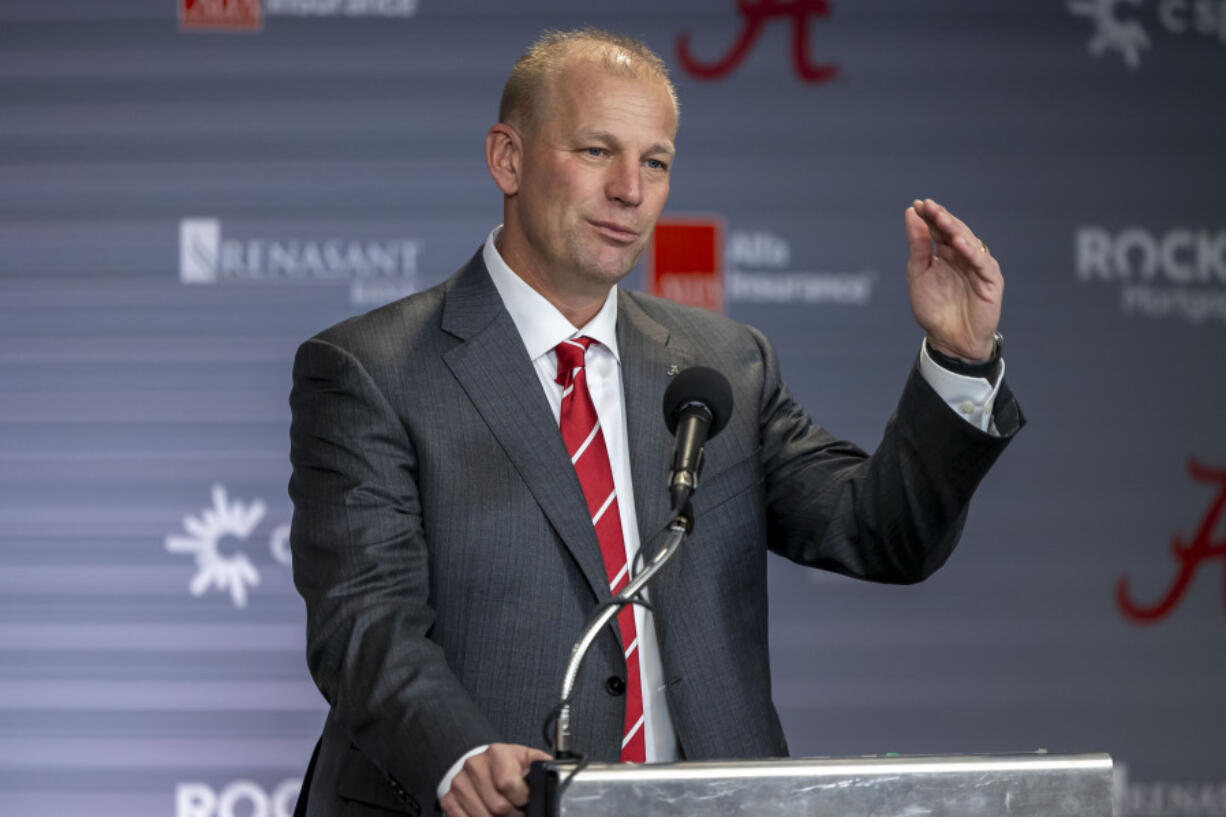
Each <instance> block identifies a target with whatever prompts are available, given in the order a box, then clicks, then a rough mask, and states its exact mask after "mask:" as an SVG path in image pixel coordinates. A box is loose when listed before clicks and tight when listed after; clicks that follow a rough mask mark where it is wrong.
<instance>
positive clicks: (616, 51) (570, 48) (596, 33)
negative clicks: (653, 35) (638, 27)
mask: <svg viewBox="0 0 1226 817" xmlns="http://www.w3.org/2000/svg"><path fill="white" fill-rule="evenodd" d="M575 57H578V58H581V59H588V60H592V61H594V62H598V63H600V64H602V65H603V66H604V67H605V68H607V69H608V70H610V71H616V72H619V73H625V74H628V75H630V76H634V77H642V76H644V75H646V76H649V77H652V78H655V79H659V80H660V81H661V82H663V83H664V87H665V89H666V90H667V91H668V96H669V99H671V100H672V103H673V110H675V111H676V112H677V114H678V117H680V113H681V106H680V104H679V103H678V101H677V89H676V88H674V87H673V82H672V80H671V79H669V76H668V66H666V65H665V64H664V60H662V59H660V58H659V56H657V55H656V53H655V52H654V51H652V50H651V49H650V48H648V47H647V46H646V45H644V44H643V43H642V42H640V41H639V40H636V39H634V38H633V37H627V36H625V35H623V34H615V33H614V32H612V31H605V30H603V29H599V28H591V27H588V28H579V29H574V30H571V31H552V30H550V31H546V32H544V33H543V34H541V36H540V37H539V38H537V41H536V42H534V43H533V44H532V46H531V47H530V48H529V49H528V50H527V51H525V52H524V54H523V56H521V57H520V58H519V59H518V60H516V61H515V65H514V66H513V67H512V68H511V74H510V76H508V77H507V82H506V85H504V86H503V87H502V100H501V101H500V103H499V105H498V121H499V122H505V123H507V124H509V125H512V126H514V127H517V128H520V129H529V130H530V129H533V128H535V127H536V125H537V124H538V122H537V120H538V117H539V115H540V113H541V101H542V100H543V99H544V98H545V95H546V90H547V85H548V83H549V80H550V79H551V78H552V77H554V76H555V75H556V74H557V73H558V72H559V71H560V70H561V68H562V67H563V66H564V65H565V64H566V62H567V61H568V60H569V59H571V58H575Z"/></svg>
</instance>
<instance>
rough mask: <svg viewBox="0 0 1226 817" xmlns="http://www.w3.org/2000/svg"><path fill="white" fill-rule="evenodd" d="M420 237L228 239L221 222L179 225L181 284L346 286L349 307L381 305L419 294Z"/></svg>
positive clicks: (209, 220)
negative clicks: (418, 262)
mask: <svg viewBox="0 0 1226 817" xmlns="http://www.w3.org/2000/svg"><path fill="white" fill-rule="evenodd" d="M421 247H422V242H421V241H420V240H418V239H416V238H387V239H380V240H370V239H357V238H340V237H327V238H322V239H321V238H314V237H285V236H272V237H269V236H246V237H242V238H238V237H232V236H227V235H223V233H222V225H221V220H220V219H216V218H185V219H183V220H182V221H180V222H179V281H180V282H181V283H183V284H186V285H191V286H198V285H242V284H278V285H286V284H289V285H303V286H305V285H311V284H342V285H348V287H349V302H350V303H351V304H353V305H355V306H377V305H380V304H385V303H388V302H389V301H394V300H396V299H397V298H403V297H405V296H406V295H411V294H413V293H414V292H416V291H417V259H418V257H419V255H420V252H421Z"/></svg>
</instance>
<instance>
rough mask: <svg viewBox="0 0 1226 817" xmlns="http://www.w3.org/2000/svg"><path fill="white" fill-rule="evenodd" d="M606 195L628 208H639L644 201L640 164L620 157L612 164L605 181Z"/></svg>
mask: <svg viewBox="0 0 1226 817" xmlns="http://www.w3.org/2000/svg"><path fill="white" fill-rule="evenodd" d="M605 195H607V196H608V197H609V198H610V199H612V200H613V201H617V202H621V203H622V204H624V205H626V206H628V207H637V206H638V205H639V204H640V203H641V202H642V201H643V180H642V178H641V175H640V168H639V163H638V162H637V161H635V160H634V159H631V158H629V157H618V160H617V161H615V162H612V163H611V164H610V166H609V175H608V177H607V178H606V179H605Z"/></svg>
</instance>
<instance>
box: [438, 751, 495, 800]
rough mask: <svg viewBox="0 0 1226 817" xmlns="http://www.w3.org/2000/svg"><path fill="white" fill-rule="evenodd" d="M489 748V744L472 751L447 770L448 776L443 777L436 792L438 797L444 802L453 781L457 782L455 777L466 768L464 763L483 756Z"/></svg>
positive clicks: (461, 756)
mask: <svg viewBox="0 0 1226 817" xmlns="http://www.w3.org/2000/svg"><path fill="white" fill-rule="evenodd" d="M488 748H490V745H489V744H488V743H487V744H485V745H483V746H478V747H477V748H476V749H472V750H470V751H468V752H466V753H465V754H462V755H460V759H459V760H457V761H456V762H455V763H452V764H451V768H450V769H448V770H447V774H445V775H443V779H442V780H440V781H439V784H438V789H436V790H435V793H436V794H437V795H438V799H440V800H442V799H443V798H444V797H446V796H447V792H449V791H451V781H452V780H455V776H456V775H457V774H459V773H460V769H463V768H464V761H466V760H468V759H469V758H470V757H472V756H473V755H479V754H481V753H482V752H484V751H485V750H486V749H488Z"/></svg>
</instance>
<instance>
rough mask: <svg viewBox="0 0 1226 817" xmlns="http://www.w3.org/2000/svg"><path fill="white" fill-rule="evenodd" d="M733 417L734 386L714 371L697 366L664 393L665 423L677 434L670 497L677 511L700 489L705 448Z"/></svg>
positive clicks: (675, 380) (684, 372) (674, 382)
mask: <svg viewBox="0 0 1226 817" xmlns="http://www.w3.org/2000/svg"><path fill="white" fill-rule="evenodd" d="M731 416H732V386H731V385H729V383H728V378H726V377H724V376H723V375H722V374H720V373H719V372H717V371H716V370H715V369H710V368H707V367H706V366H694V367H693V368H689V369H686V370H685V371H683V372H681V374H679V375H677V377H676V379H674V380H673V382H672V383H670V384H669V386H668V389H667V390H665V392H664V422H665V423H666V424H667V425H668V430H669V431H670V432H672V433H673V434H674V435H676V438H677V441H676V443H675V445H674V448H673V467H672V472H671V473H670V474H669V477H668V495H669V499H670V500H671V501H672V506H673V510H674V511H679V510H680V509H681V508H682V507H684V506H685V503H686V502H687V501H688V500H689V498H690V495H691V494H693V493H694V490H695V489H696V488H697V487H698V476H699V474H700V473H701V472H702V463H703V453H702V452H703V446H704V445H706V442H707V440H710V439H712V438H713V437H715V435H716V434H718V433H719V432H720V431H722V430H723V428H724V426H725V425H727V423H728V418H729V417H731Z"/></svg>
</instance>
